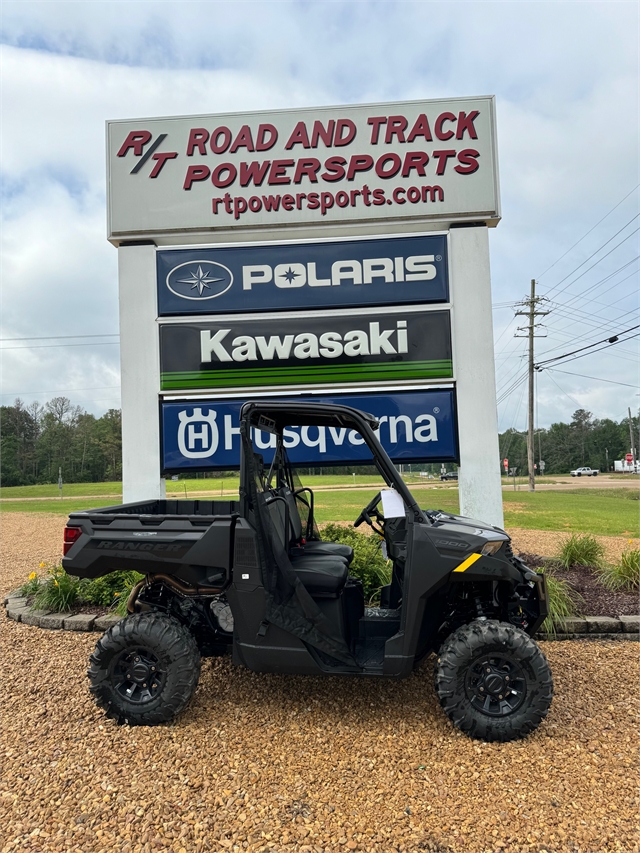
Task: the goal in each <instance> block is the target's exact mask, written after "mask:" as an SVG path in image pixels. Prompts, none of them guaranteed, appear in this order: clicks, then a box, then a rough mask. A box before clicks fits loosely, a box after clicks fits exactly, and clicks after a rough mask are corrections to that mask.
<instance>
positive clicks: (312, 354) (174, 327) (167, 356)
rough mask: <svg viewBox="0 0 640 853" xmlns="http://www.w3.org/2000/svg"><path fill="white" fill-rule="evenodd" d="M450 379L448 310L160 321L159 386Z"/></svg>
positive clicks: (190, 387) (168, 388) (189, 387)
mask: <svg viewBox="0 0 640 853" xmlns="http://www.w3.org/2000/svg"><path fill="white" fill-rule="evenodd" d="M452 378H453V363H452V352H451V327H450V316H449V311H448V310H415V309H409V310H406V311H397V310H393V311H392V310H388V311H387V312H384V313H383V312H378V311H373V310H368V311H361V312H353V311H342V312H340V313H339V314H338V313H336V312H332V313H331V314H328V313H326V312H319V311H318V312H310V313H309V314H308V315H300V314H297V315H284V316H274V315H273V314H272V315H269V316H265V317H258V318H256V319H251V318H249V317H243V318H242V319H235V318H234V319H226V318H220V319H215V320H209V321H206V322H199V323H184V322H183V323H167V324H163V325H162V326H161V327H160V384H161V390H162V391H178V390H182V391H188V390H189V391H190V390H195V389H215V388H249V387H257V386H269V387H273V386H280V385H282V386H305V385H313V386H322V385H328V384H333V385H335V384H342V383H354V382H355V383H363V382H377V383H380V382H382V383H385V384H395V383H397V382H400V381H407V380H409V381H413V382H416V381H420V382H429V381H431V382H433V381H436V380H437V381H439V380H443V379H444V380H451V379H452Z"/></svg>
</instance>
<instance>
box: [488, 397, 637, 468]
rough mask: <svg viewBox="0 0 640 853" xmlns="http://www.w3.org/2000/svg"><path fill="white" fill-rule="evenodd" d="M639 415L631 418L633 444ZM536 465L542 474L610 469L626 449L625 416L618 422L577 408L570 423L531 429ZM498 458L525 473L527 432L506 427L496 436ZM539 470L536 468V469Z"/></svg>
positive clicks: (626, 451) (627, 445)
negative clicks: (596, 416)
mask: <svg viewBox="0 0 640 853" xmlns="http://www.w3.org/2000/svg"><path fill="white" fill-rule="evenodd" d="M639 426H640V418H638V417H635V418H632V419H631V427H632V430H633V435H634V444H635V447H636V448H637V447H638V444H640V441H639V436H638V427H639ZM534 441H535V452H534V458H535V462H536V465H539V462H540V460H543V461H544V463H545V466H544V473H545V474H566V473H568V472H569V471H571V470H573V469H574V468H579V467H581V466H583V465H588V466H589V467H590V468H597V469H599V470H600V471H613V463H614V462H615V460H616V459H624V456H625V454H626V453H629V452H630V449H631V447H630V442H631V436H630V433H629V418H623V419H622V420H621V421H620V422H619V423H616V421H613V420H610V419H609V418H603V419H598V418H594V416H593V414H592V413H591V412H588V411H587V410H586V409H577V410H576V411H575V412H574V413H573V416H572V418H571V423H568V424H565V423H557V424H551V426H550V427H549V428H548V429H537V430H536V431H535V438H534ZM500 458H501V459H508V460H509V467H510V468H517V469H518V474H525V473H528V470H529V469H528V466H527V433H526V432H518V431H517V430H515V429H509V430H507V431H506V432H504V433H502V434H501V435H500ZM537 473H538V474H539V473H540V470H538V471H537Z"/></svg>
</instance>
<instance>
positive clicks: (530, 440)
mask: <svg viewBox="0 0 640 853" xmlns="http://www.w3.org/2000/svg"><path fill="white" fill-rule="evenodd" d="M543 300H544V297H540V296H536V280H535V278H532V279H531V295H530V296H529V298H528V299H525V300H524V301H523V302H521V303H520V304H521V306H522V307H523V308H525V309H526V310H525V311H516V317H517V316H519V315H520V316H522V317H527V318H528V320H529V323H528V325H526V326H521V327H519V328H518V330H517V331H518V332H526V333H527V337H528V338H529V416H528V432H527V465H528V467H529V491H530V492H534V491H535V489H536V478H535V468H534V465H535V462H534V457H535V444H534V441H535V439H534V434H533V409H534V397H535V394H534V361H533V342H534V338H535V337H536V335H535V329H536V328H539V327H540V324H539V323H538V324H536V321H535V320H536V317H543V316H545V315H546V314H548V313H549V312H548V311H536V307H537V305H538V304H539V303H540V302H542V301H543ZM544 301H546V300H544ZM515 337H516V338H519V337H523V336H522V335H515ZM538 337H540V336H538Z"/></svg>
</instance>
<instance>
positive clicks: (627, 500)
mask: <svg viewBox="0 0 640 853" xmlns="http://www.w3.org/2000/svg"><path fill="white" fill-rule="evenodd" d="M407 479H408V480H409V486H410V488H411V487H412V486H414V487H416V488H415V493H416V498H417V500H418V502H419V504H420V506H422V507H424V508H425V509H443V510H446V511H449V512H455V513H457V512H459V503H458V489H457V487H456V484H454V483H448V484H446V485H444V484H442V485H441V484H440V482H439V481H433V480H430V481H429V480H425V479H424V478H417V477H416V478H415V479H414V478H413V477H407ZM304 484H305V485H308V486H310V487H311V488H314V489H319V487H325V488H326V487H327V486H336V487H337V488H336V489H335V490H334V491H331V490H329V491H324V490H322V491H320V490H318V491H316V499H315V506H316V518H317V520H318V522H319V523H320V524H323V523H325V522H329V521H341V522H352V521H353V520H354V519H355V518H356V516H357V515H358V514H359V512H360V510H361V509H362V507H364V506H365V505H366V504H367V503H368V502H369V500H370V499H371V498H372V497H373V495H374V494H375V493H376V492H377V491H378V490H379V486H380V485H381V481H380V479H379V478H377V477H375V476H373V475H369V476H365V475H360V474H358V475H356V486H357V488H356V489H353V488H344V487H346V486H353V476H352V475H348V474H345V475H341V476H335V477H328V476H315V477H314V476H310V477H304ZM367 486H368V487H367ZM418 486H422V487H423V488H418ZM341 487H342V488H341ZM185 490H186V495H187V497H192V496H193V495H194V494H195V493H197V492H208V493H209V494H210V496H211V497H212V498H214V497H216V496H220V493H221V490H222V491H223V492H224V497H225V498H226V499H230V498H233V497H236V496H237V490H238V477H237V476H236V477H228V478H225V479H224V480H222V479H215V480H214V479H207V480H196V479H193V480H179V481H172V480H169V481H167V495H168V496H173V497H184V496H185ZM57 495H58V488H57V486H55V485H50V486H19V487H13V488H4V489H2V492H1V493H0V496H1V497H3V498H14V499H15V498H18V500H11V501H5V502H3V503H2V505H1V508H2V512H50V513H56V514H59V515H67V514H68V513H70V512H77V511H80V510H87V509H94V508H96V507H99V506H110V505H112V504H118V503H119V502H120V501H121V497H120V495H121V484H120V483H73V484H69V485H68V486H65V487H64V492H63V495H64V497H63V499H62V500H38V498H47V497H57ZM88 495H89V496H91V495H93V496H94V497H87V496H88ZM502 495H503V502H504V512H505V525H506V527H522V528H525V529H530V530H558V531H563V532H565V531H566V532H584V533H595V534H599V535H604V536H629V537H637V536H638V526H639V510H640V503H639V502H638V500H637V499H636V498H637V492H636V491H635V490H632V489H628V488H619V489H618V488H616V489H597V488H589V489H571V490H568V491H561V492H560V491H557V492H556V491H539V492H526V491H518V492H512V491H510V490H504V491H503V493H502ZM100 496H104V497H103V498H102V499H100ZM111 496H113V497H111ZM208 496H209V495H208ZM96 497H98V499H96ZM19 498H22V499H23V500H19ZM25 498H31V500H24V499H25Z"/></svg>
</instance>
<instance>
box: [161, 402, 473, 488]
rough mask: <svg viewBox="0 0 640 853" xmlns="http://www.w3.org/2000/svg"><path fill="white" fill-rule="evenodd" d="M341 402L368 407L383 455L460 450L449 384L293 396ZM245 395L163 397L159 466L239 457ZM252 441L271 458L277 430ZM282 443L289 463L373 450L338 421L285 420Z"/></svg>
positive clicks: (358, 457) (445, 456) (234, 462)
mask: <svg viewBox="0 0 640 853" xmlns="http://www.w3.org/2000/svg"><path fill="white" fill-rule="evenodd" d="M302 399H306V400H311V399H313V401H314V402H318V401H319V400H320V401H323V402H327V403H339V404H341V405H345V406H353V407H354V408H358V409H362V410H364V411H367V412H371V413H372V414H374V415H375V416H376V417H377V418H378V419H379V421H380V429H379V431H378V433H377V435H378V438H379V439H380V442H381V443H382V446H383V447H384V448H385V450H386V451H387V453H388V454H389V456H390V457H391V458H392V459H393V460H395V461H399V462H453V461H455V460H456V459H457V456H458V447H457V440H456V435H457V430H456V415H455V394H454V391H453V390H441V389H438V390H435V389H434V390H432V391H415V392H411V391H402V392H397V393H394V394H384V395H381V394H354V395H342V394H337V395H332V396H329V397H325V396H322V397H313V398H296V400H297V401H300V400H302ZM243 402H244V400H207V401H200V400H199V401H197V402H195V401H190V402H178V403H174V402H172V403H163V404H162V465H163V470H164V472H167V473H170V472H176V471H185V470H199V471H203V470H216V469H217V470H230V469H234V468H238V467H239V465H240V428H239V418H240V409H241V407H242V405H243ZM254 441H255V444H256V446H257V447H258V449H259V450H260V452H261V453H262V454H263V456H264V457H265V459H270V458H271V454H272V453H273V448H274V447H275V436H273V435H270V434H268V433H265V432H261V431H260V430H255V431H254ZM284 444H285V447H286V448H287V453H288V455H289V458H290V459H291V461H292V463H293V464H295V465H336V464H340V463H343V464H344V463H352V464H358V463H366V462H367V461H369V460H370V459H371V453H370V451H369V449H368V448H367V446H366V445H365V444H364V440H363V439H362V438H361V436H360V435H359V434H358V433H357V432H356V431H355V430H349V429H346V428H344V427H338V426H336V427H315V426H303V427H287V428H286V429H285V430H284Z"/></svg>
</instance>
